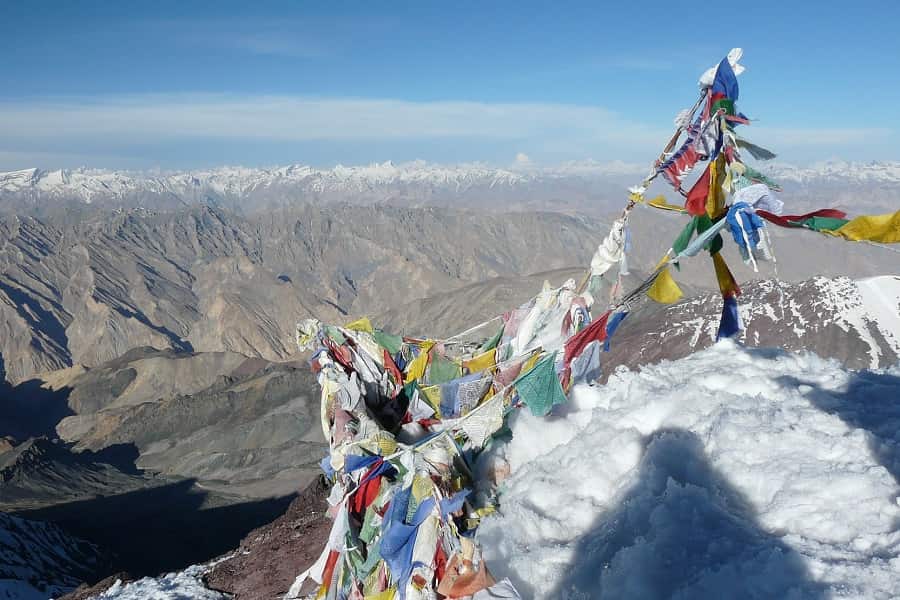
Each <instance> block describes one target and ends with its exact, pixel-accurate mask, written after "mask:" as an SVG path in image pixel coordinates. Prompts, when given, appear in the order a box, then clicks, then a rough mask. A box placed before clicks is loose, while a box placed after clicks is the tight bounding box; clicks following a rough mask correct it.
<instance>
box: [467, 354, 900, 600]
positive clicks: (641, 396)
mask: <svg viewBox="0 0 900 600" xmlns="http://www.w3.org/2000/svg"><path fill="white" fill-rule="evenodd" d="M560 408H561V409H562V410H560V412H559V414H558V415H557V416H556V417H555V418H553V419H550V420H548V419H540V418H535V417H532V416H531V415H529V414H527V412H526V411H518V412H517V413H516V414H515V416H513V417H512V420H511V429H512V432H513V438H512V440H511V441H510V442H508V443H507V444H502V445H499V446H498V447H497V448H496V449H495V450H493V451H492V454H493V455H494V456H493V459H494V460H506V461H508V462H509V464H510V467H511V476H510V477H509V478H508V479H507V480H506V481H505V482H504V485H503V489H502V495H501V498H500V510H499V513H498V514H497V515H496V516H494V517H492V518H489V519H487V520H486V521H485V522H484V523H483V524H482V527H481V528H480V529H479V533H478V538H479V540H480V541H481V543H482V544H483V546H484V549H485V553H486V556H487V558H488V564H490V565H491V569H492V570H493V571H494V573H495V575H497V576H498V577H504V576H508V577H510V578H511V579H512V580H513V582H514V583H515V585H516V587H517V588H518V589H519V590H520V591H521V592H522V593H523V597H531V596H533V597H535V598H722V597H728V598H736V597H740V598H821V597H842V598H844V597H846V598H854V597H865V598H894V597H898V596H900V577H897V573H898V572H900V528H898V524H900V507H898V502H897V496H898V491H900V490H898V484H897V479H898V477H900V365H898V366H896V367H893V368H891V369H889V370H881V371H861V372H855V371H849V370H846V369H844V368H842V367H841V366H840V365H839V363H837V362H835V361H826V360H823V359H820V358H819V357H817V356H815V355H813V354H809V353H800V354H790V353H786V352H783V351H778V350H762V349H755V350H751V349H745V348H742V347H740V346H737V345H736V344H733V343H731V342H723V343H720V344H717V345H716V346H714V347H712V348H709V349H707V350H704V351H701V352H698V353H696V354H694V355H692V356H689V357H687V358H684V359H681V360H678V361H674V362H665V361H664V362H662V363H660V364H658V365H654V366H649V367H645V368H643V369H642V370H640V371H639V372H631V371H626V370H624V369H622V370H619V371H618V372H616V373H615V374H614V375H613V376H612V377H611V378H610V380H609V383H608V385H605V386H598V387H593V386H580V387H576V388H575V389H574V391H573V393H572V395H571V401H570V404H569V405H567V406H566V407H560Z"/></svg>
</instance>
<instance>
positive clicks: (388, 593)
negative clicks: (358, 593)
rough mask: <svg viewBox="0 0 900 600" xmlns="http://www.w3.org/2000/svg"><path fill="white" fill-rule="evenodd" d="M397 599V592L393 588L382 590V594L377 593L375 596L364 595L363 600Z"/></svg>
mask: <svg viewBox="0 0 900 600" xmlns="http://www.w3.org/2000/svg"><path fill="white" fill-rule="evenodd" d="M396 597H397V590H396V589H394V588H389V589H386V590H384V591H383V592H378V593H376V594H366V596H365V600H394V598H396Z"/></svg>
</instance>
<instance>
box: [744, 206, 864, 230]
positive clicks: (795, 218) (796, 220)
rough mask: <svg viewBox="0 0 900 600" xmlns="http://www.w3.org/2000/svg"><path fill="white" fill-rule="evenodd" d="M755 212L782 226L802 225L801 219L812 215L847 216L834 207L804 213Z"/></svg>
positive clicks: (841, 217) (839, 217)
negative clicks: (777, 213)
mask: <svg viewBox="0 0 900 600" xmlns="http://www.w3.org/2000/svg"><path fill="white" fill-rule="evenodd" d="M756 214H758V215H759V216H760V217H762V218H763V219H765V220H766V221H769V222H770V223H775V224H776V225H780V226H782V227H802V223H803V221H805V220H806V219H811V218H813V217H827V218H830V219H846V218H847V213H845V212H844V211H842V210H837V209H836V208H820V209H819V210H816V211H813V212H811V213H806V214H805V215H775V214H772V213H770V212H769V211H767V210H757V211H756Z"/></svg>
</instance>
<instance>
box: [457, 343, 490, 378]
mask: <svg viewBox="0 0 900 600" xmlns="http://www.w3.org/2000/svg"><path fill="white" fill-rule="evenodd" d="M495 354H496V350H495V349H493V348H491V349H490V350H488V351H487V352H482V353H481V354H479V355H478V356H474V357H472V358H470V359H469V360H464V361H463V367H465V368H466V369H468V370H469V373H480V372H481V371H486V370H487V369H490V368H491V367H493V366H494V365H495V364H496V360H495V359H494V355H495Z"/></svg>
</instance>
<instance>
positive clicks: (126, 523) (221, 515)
mask: <svg viewBox="0 0 900 600" xmlns="http://www.w3.org/2000/svg"><path fill="white" fill-rule="evenodd" d="M295 497H296V494H292V495H290V496H284V497H281V498H272V499H268V500H259V501H251V502H238V503H235V502H234V501H233V499H226V498H223V497H221V496H217V495H214V494H212V493H210V492H208V491H205V490H202V489H200V488H198V487H197V486H196V485H195V480H193V479H185V480H181V481H177V482H173V483H168V484H164V485H159V486H156V487H152V488H145V489H141V490H137V491H132V492H128V493H124V494H117V495H115V496H106V497H103V496H101V497H97V498H92V499H89V500H79V501H75V502H69V503H65V504H59V505H56V506H52V507H47V508H42V509H37V510H27V511H19V512H14V513H12V514H15V515H16V516H19V517H23V518H26V519H36V520H43V521H53V522H55V523H56V524H58V525H60V526H62V527H64V528H65V529H67V530H68V531H70V532H72V533H73V534H75V535H77V536H79V537H82V538H84V539H86V540H88V541H91V542H94V543H96V544H98V545H100V547H101V548H104V549H105V550H109V551H111V552H112V553H113V555H114V558H113V560H112V564H111V565H110V566H109V572H108V573H101V574H99V576H101V577H103V576H106V575H110V574H112V573H115V572H117V571H127V572H129V573H131V574H133V575H135V576H138V577H140V576H144V575H157V574H160V573H163V572H168V571H173V570H177V569H183V568H184V567H186V566H188V565H191V564H197V563H202V562H205V561H208V560H210V559H212V558H214V557H216V556H219V555H221V554H224V553H225V552H228V551H229V550H233V549H234V548H236V547H237V546H238V545H239V544H240V541H241V540H242V539H243V538H244V536H246V534H247V533H249V532H250V531H252V530H253V529H256V528H257V527H259V526H261V525H264V524H266V523H269V522H271V521H272V520H274V519H275V518H277V517H278V516H280V515H281V514H282V513H284V511H285V510H286V509H287V507H288V505H289V504H290V503H291V500H293V498H295Z"/></svg>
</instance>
